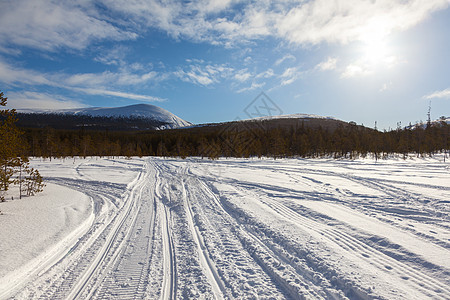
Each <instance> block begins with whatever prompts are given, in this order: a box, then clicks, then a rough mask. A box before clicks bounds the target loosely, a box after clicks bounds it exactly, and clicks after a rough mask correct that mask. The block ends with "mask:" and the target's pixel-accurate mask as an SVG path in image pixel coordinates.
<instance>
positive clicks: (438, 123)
mask: <svg viewBox="0 0 450 300" xmlns="http://www.w3.org/2000/svg"><path fill="white" fill-rule="evenodd" d="M442 124H447V125H450V117H441V118H439V119H437V120H434V121H431V126H441V125H442ZM419 127H422V128H426V127H427V122H419V123H416V124H413V125H408V126H406V127H405V129H415V128H419Z"/></svg>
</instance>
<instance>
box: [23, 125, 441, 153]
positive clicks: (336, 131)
mask: <svg viewBox="0 0 450 300" xmlns="http://www.w3.org/2000/svg"><path fill="white" fill-rule="evenodd" d="M22 130H23V132H24V136H23V138H24V139H25V143H26V145H27V147H26V150H25V153H24V155H26V156H41V157H46V158H52V157H71V156H84V157H85V156H127V157H131V156H169V157H182V158H184V157H188V156H200V157H208V158H212V159H216V158H219V157H262V156H266V157H275V158H282V157H305V158H307V157H311V158H317V157H333V158H350V159H352V158H357V157H366V156H368V155H370V156H373V157H374V158H375V159H379V158H384V157H387V156H390V155H392V154H397V155H401V156H403V157H406V155H407V154H408V153H415V154H417V155H420V156H424V155H433V154H435V153H440V152H446V151H448V150H449V149H450V126H449V125H448V124H447V123H445V122H440V123H433V124H428V125H427V126H416V127H412V128H398V129H396V130H391V131H378V130H374V129H371V128H367V127H364V126H359V125H356V124H354V123H353V122H350V123H345V122H342V121H339V122H338V121H336V122H334V123H333V124H332V125H330V124H326V123H321V122H319V123H317V122H316V124H314V125H311V124H310V123H308V122H306V121H305V120H297V122H294V123H292V120H288V121H284V122H281V123H280V121H279V120H278V121H277V120H269V121H253V122H252V121H247V122H229V123H221V124H210V125H207V126H197V127H195V126H194V127H190V128H184V129H183V128H180V129H171V130H138V131H126V130H120V131H118V130H108V129H105V130H92V129H90V128H89V127H86V126H81V127H80V128H79V129H76V130H68V129H64V130H63V129H55V128H52V127H50V126H47V127H45V128H22Z"/></svg>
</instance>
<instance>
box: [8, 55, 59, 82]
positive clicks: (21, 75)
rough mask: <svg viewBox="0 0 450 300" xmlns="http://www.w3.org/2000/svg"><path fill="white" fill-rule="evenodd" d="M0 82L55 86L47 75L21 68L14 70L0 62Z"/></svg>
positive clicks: (14, 68)
mask: <svg viewBox="0 0 450 300" xmlns="http://www.w3.org/2000/svg"><path fill="white" fill-rule="evenodd" d="M0 82H3V83H6V84H15V83H18V82H20V83H25V84H29V85H41V84H42V85H55V83H54V82H53V80H50V79H49V78H48V76H47V75H45V74H42V73H39V72H36V71H33V70H27V69H22V68H16V67H13V66H11V65H9V64H8V63H6V62H4V61H2V60H0Z"/></svg>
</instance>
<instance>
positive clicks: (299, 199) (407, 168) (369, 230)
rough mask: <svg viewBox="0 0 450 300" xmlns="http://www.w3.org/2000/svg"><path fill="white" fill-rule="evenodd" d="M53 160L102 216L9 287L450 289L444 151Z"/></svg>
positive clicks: (56, 173)
mask: <svg viewBox="0 0 450 300" xmlns="http://www.w3.org/2000/svg"><path fill="white" fill-rule="evenodd" d="M47 164H48V162H47V163H45V162H41V165H40V166H38V167H41V168H44V174H45V172H46V171H45V170H46V169H45V166H46V165H47ZM52 168H53V170H52V171H50V169H51V168H50V167H48V169H47V170H48V174H46V177H47V179H48V180H49V181H51V182H53V183H57V184H60V185H65V186H70V187H71V188H73V189H76V190H79V191H82V192H84V193H85V194H87V195H88V196H89V197H91V199H92V201H93V204H94V208H95V209H94V212H95V218H94V221H93V222H92V226H91V228H90V229H89V230H87V231H85V232H81V233H80V234H82V235H81V236H80V238H79V239H78V241H77V242H76V243H74V244H73V246H72V247H70V249H68V251H67V253H64V254H63V255H61V258H60V259H59V260H57V261H53V262H52V264H51V265H48V266H47V267H46V268H45V270H46V271H43V272H41V273H40V274H39V275H38V276H36V277H35V278H32V280H30V281H29V283H28V284H26V283H24V284H23V285H24V287H23V288H21V289H20V290H15V291H13V292H10V293H9V294H8V293H6V294H8V296H9V297H14V298H17V299H27V298H30V297H32V298H42V299H48V298H57V299H143V298H146V299H192V298H207V299H234V298H262V299H266V298H271V299H450V288H449V286H450V279H449V278H450V277H449V274H450V265H449V261H450V223H449V220H450V218H449V217H450V208H449V201H448V199H450V172H449V167H448V165H446V164H443V163H441V162H439V161H437V160H434V161H433V160H431V161H426V160H414V161H386V162H381V163H377V164H375V163H372V162H371V161H369V160H367V161H365V160H362V161H336V160H312V159H311V160H301V159H291V160H277V161H274V160H269V159H265V160H246V159H228V160H224V159H221V160H218V161H210V160H199V159H186V160H181V159H162V158H147V159H144V160H139V159H133V160H125V159H116V160H107V159H104V160H100V161H97V160H93V159H91V160H86V161H80V162H78V163H77V165H75V161H74V165H73V166H71V165H67V164H60V165H55V163H54V162H53V163H52ZM62 170H65V171H62ZM70 170H72V171H70ZM99 170H101V172H100V173H99ZM108 170H109V171H108ZM108 172H109V173H108ZM117 172H119V173H121V174H123V176H125V175H126V176H125V177H126V178H129V180H130V181H131V183H129V184H128V185H125V184H124V182H126V179H125V178H119V177H117ZM52 174H53V176H51V175H52ZM114 176H116V177H114ZM132 176H134V180H131V178H132ZM108 180H109V181H108ZM1 292H4V291H0V295H5V293H3V294H2V293H1ZM6 298H7V297H6Z"/></svg>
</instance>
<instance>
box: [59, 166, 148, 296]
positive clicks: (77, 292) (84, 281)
mask: <svg viewBox="0 0 450 300" xmlns="http://www.w3.org/2000/svg"><path fill="white" fill-rule="evenodd" d="M145 179H146V176H144V174H143V173H142V172H141V173H140V175H139V178H138V180H137V182H136V185H135V186H134V187H133V188H132V190H131V193H130V195H129V197H128V200H126V201H125V207H124V208H123V211H122V212H121V213H120V215H119V216H118V218H117V220H116V221H115V223H114V224H113V227H112V229H111V231H110V233H109V235H108V236H107V237H106V240H105V243H104V245H103V246H102V247H101V249H100V250H99V252H98V253H97V254H96V256H95V258H94V260H93V261H92V262H91V264H90V265H89V266H88V268H87V269H86V270H85V271H84V273H83V274H82V275H81V278H80V279H78V280H77V282H76V283H75V285H74V286H73V287H72V288H71V291H70V293H69V294H68V295H67V297H66V298H67V299H78V298H80V297H81V296H82V294H83V293H84V292H85V291H86V289H87V287H88V286H89V284H92V282H91V281H92V280H93V279H94V280H96V278H94V275H95V274H96V273H97V271H99V270H100V269H101V268H102V265H103V264H104V263H105V262H106V258H107V257H108V258H111V255H114V252H113V251H120V249H121V247H123V244H122V243H121V244H120V245H119V246H118V249H114V246H115V244H116V242H117V240H118V239H119V235H120V234H121V233H122V231H123V230H124V229H126V227H125V224H126V222H127V219H128V217H130V215H132V212H135V211H136V210H137V204H138V203H137V202H138V201H139V200H140V196H136V194H140V193H141V192H142V189H143V184H144V183H145ZM138 189H140V191H139V192H137V190H138ZM136 215H137V214H136ZM133 219H134V220H135V217H133ZM103 268H106V266H105V267H103Z"/></svg>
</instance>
